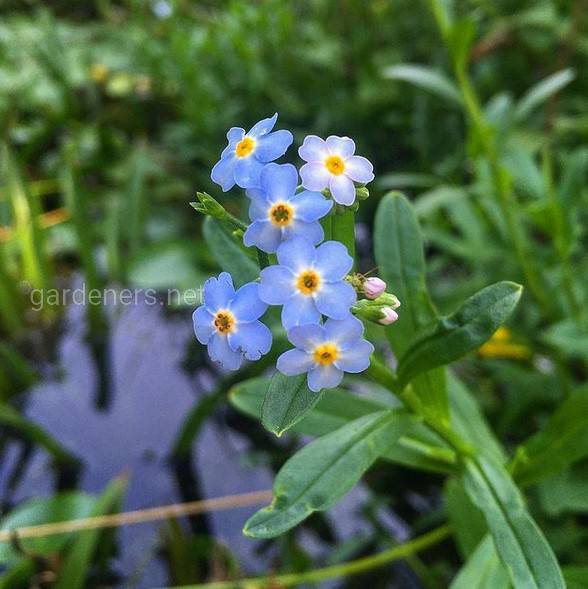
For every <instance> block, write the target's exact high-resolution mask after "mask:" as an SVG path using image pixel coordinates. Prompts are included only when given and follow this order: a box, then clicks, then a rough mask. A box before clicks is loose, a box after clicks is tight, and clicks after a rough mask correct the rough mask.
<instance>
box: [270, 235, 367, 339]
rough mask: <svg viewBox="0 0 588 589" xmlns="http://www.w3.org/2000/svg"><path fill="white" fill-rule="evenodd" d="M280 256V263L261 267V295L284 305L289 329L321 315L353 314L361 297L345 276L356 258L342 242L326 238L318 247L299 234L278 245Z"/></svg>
mask: <svg viewBox="0 0 588 589" xmlns="http://www.w3.org/2000/svg"><path fill="white" fill-rule="evenodd" d="M277 256H278V265H276V266H268V267H267V268H264V269H263V270H262V271H261V282H260V285H259V297H260V298H261V300H262V301H264V302H266V303H268V304H269V305H283V308H282V324H283V326H284V327H285V328H286V329H290V328H291V327H294V326H295V325H302V324H305V323H318V322H319V321H320V318H321V315H325V316H327V317H330V318H332V319H346V318H347V317H349V316H350V313H351V312H350V308H351V306H352V305H353V304H354V303H355V301H356V298H357V297H356V293H355V290H354V288H353V287H352V286H351V284H349V283H348V282H347V281H346V280H345V277H346V276H347V274H348V272H349V271H350V270H351V267H352V266H353V259H352V258H351V256H350V255H349V254H348V253H347V248H346V247H345V246H344V245H343V244H342V243H339V242H338V241H326V242H325V243H323V244H322V245H320V246H319V247H318V248H315V247H314V246H313V245H312V243H311V242H310V241H308V240H307V239H304V238H301V237H295V238H293V239H290V240H288V241H285V242H283V243H282V244H281V245H280V247H278V251H277Z"/></svg>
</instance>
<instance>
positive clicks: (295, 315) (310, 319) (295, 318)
mask: <svg viewBox="0 0 588 589" xmlns="http://www.w3.org/2000/svg"><path fill="white" fill-rule="evenodd" d="M320 318H321V314H320V313H319V312H318V309H317V308H316V305H315V304H314V300H313V298H312V297H309V296H305V295H300V294H295V295H293V296H291V297H290V298H289V299H288V300H287V301H286V302H285V303H284V306H283V307H282V325H283V326H284V328H285V329H291V328H292V327H294V326H295V325H305V324H307V323H318V322H319V321H320Z"/></svg>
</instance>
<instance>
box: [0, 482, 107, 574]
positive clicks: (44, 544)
mask: <svg viewBox="0 0 588 589" xmlns="http://www.w3.org/2000/svg"><path fill="white" fill-rule="evenodd" d="M95 504H96V499H95V498H94V497H92V496H90V495H86V494H85V493H77V492H76V493H73V492H72V493H60V494H58V495H54V496H53V497H49V498H44V499H32V500H30V501H27V502H26V503H23V504H22V505H20V506H19V507H17V508H15V509H13V510H12V511H11V512H10V513H9V514H8V515H7V516H6V517H4V518H3V519H2V520H1V522H0V529H2V530H15V529H17V528H24V527H27V526H36V525H40V524H48V523H54V522H62V521H67V520H70V519H78V518H83V517H88V516H89V515H90V514H91V513H92V509H93V508H94V506H95ZM72 537H73V534H71V533H70V534H55V535H52V536H45V537H41V538H23V539H22V540H21V541H20V543H21V545H22V547H23V548H24V549H25V550H27V551H30V552H32V553H34V554H40V555H49V554H54V553H56V552H59V551H60V550H61V549H62V548H63V546H65V544H66V543H67V542H68V540H71V539H72ZM21 558H22V556H21V555H20V554H19V553H17V552H15V551H14V549H13V547H12V545H11V544H10V543H9V542H0V563H1V564H12V563H15V562H17V561H18V560H20V559H21Z"/></svg>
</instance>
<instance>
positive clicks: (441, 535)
mask: <svg viewBox="0 0 588 589" xmlns="http://www.w3.org/2000/svg"><path fill="white" fill-rule="evenodd" d="M449 533H450V529H449V526H447V525H443V526H440V527H438V528H435V529H434V530H432V531H431V532H428V533H427V534H423V535H422V536H419V537H418V538H415V539H414V540H411V541H410V542H406V544H400V545H399V546H394V547H392V548H390V549H388V550H384V551H383V552H380V553H379V554H375V555H373V556H366V557H364V558H358V559H357V560H352V561H351V562H346V563H342V564H336V565H333V566H329V567H324V568H321V569H314V570H312V571H307V572H304V573H291V574H286V575H265V576H263V577H253V578H249V579H239V580H234V581H221V582H218V583H203V584H200V585H185V586H182V587H177V588H176V589H237V588H239V587H247V589H255V588H259V589H261V588H262V587H269V586H276V587H295V586H298V585H302V584H303V583H318V582H321V581H326V580H328V579H336V578H338V577H349V576H351V575H357V574H359V573H363V572H365V571H370V570H372V569H375V568H378V567H381V566H384V565H386V564H389V563H391V562H394V561H396V560H400V559H402V558H407V557H410V556H412V555H413V554H416V553H417V552H420V551H422V550H425V549H426V548H429V547H430V546H434V545H435V544H438V543H439V542H442V541H443V540H445V539H446V538H447V537H448V536H449Z"/></svg>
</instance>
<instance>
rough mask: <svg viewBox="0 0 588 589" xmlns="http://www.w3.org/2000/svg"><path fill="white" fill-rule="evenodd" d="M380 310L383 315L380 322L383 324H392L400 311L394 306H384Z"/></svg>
mask: <svg viewBox="0 0 588 589" xmlns="http://www.w3.org/2000/svg"><path fill="white" fill-rule="evenodd" d="M380 311H381V313H382V317H380V320H379V321H378V323H381V324H382V325H390V324H391V323H394V321H396V320H397V319H398V313H397V312H396V311H395V310H394V309H393V308H392V307H382V309H381V310H380Z"/></svg>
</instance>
